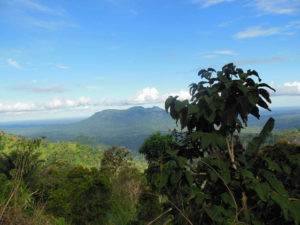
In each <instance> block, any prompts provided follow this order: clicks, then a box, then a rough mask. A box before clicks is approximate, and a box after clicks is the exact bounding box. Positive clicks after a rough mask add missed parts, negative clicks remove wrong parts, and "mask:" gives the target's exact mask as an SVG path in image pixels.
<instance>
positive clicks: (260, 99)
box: [257, 97, 271, 111]
mask: <svg viewBox="0 0 300 225" xmlns="http://www.w3.org/2000/svg"><path fill="white" fill-rule="evenodd" d="M257 104H258V105H259V106H260V107H262V108H264V109H267V110H269V111H271V110H270V109H269V106H268V104H267V103H266V102H265V101H264V100H263V99H262V98H261V97H259V99H258V102H257Z"/></svg>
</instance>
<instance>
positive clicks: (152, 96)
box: [129, 87, 159, 104]
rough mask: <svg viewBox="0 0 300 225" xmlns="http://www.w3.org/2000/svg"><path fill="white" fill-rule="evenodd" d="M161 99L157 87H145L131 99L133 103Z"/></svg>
mask: <svg viewBox="0 0 300 225" xmlns="http://www.w3.org/2000/svg"><path fill="white" fill-rule="evenodd" d="M158 99H159V92H158V90H157V89H156V88H148V87H147V88H144V89H143V90H141V91H138V92H137V94H136V96H135V97H134V98H133V99H132V100H129V102H130V103H133V104H145V103H151V102H155V101H157V100H158Z"/></svg>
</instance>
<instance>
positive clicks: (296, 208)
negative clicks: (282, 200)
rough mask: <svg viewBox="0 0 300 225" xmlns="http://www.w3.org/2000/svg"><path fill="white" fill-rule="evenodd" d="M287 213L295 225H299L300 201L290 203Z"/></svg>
mask: <svg viewBox="0 0 300 225" xmlns="http://www.w3.org/2000/svg"><path fill="white" fill-rule="evenodd" d="M289 203H290V204H289V205H290V206H289V211H290V212H291V215H292V217H293V218H294V222H295V225H299V223H300V213H299V212H300V201H290V202H289Z"/></svg>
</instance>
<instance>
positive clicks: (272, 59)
mask: <svg viewBox="0 0 300 225" xmlns="http://www.w3.org/2000/svg"><path fill="white" fill-rule="evenodd" d="M286 60H288V58H286V57H270V58H260V59H257V58H253V59H244V60H236V61H233V63H234V64H235V65H237V66H244V65H249V64H262V63H270V62H282V61H286Z"/></svg>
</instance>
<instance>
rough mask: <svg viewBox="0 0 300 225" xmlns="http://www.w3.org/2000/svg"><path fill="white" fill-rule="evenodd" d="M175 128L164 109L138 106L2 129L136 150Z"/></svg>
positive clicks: (35, 135) (57, 139) (60, 139)
mask: <svg viewBox="0 0 300 225" xmlns="http://www.w3.org/2000/svg"><path fill="white" fill-rule="evenodd" d="M175 126H176V124H175V121H174V120H173V119H171V117H170V116H169V114H167V113H166V112H165V111H164V110H163V109H161V108H159V107H152V108H144V107H141V106H137V107H132V108H129V109H126V110H116V109H109V110H103V111H101V112H97V113H95V114H94V115H92V116H91V117H89V118H87V119H84V120H81V121H79V122H76V123H72V124H60V125H52V126H44V127H32V128H28V129H25V128H23V129H3V130H4V131H5V132H10V133H14V134H18V135H22V136H25V137H38V136H46V137H47V139H49V140H50V141H70V140H83V139H84V140H83V143H84V144H87V140H88V138H87V137H90V138H91V140H92V144H91V145H93V146H94V145H96V144H97V143H96V142H98V143H99V144H106V145H114V144H117V145H118V146H125V147H126V148H129V149H132V150H138V148H139V147H140V146H141V144H142V143H143V141H144V139H145V138H146V137H148V136H149V135H150V134H151V133H154V132H158V131H160V132H162V133H165V132H167V131H168V130H169V129H173V128H175Z"/></svg>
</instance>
